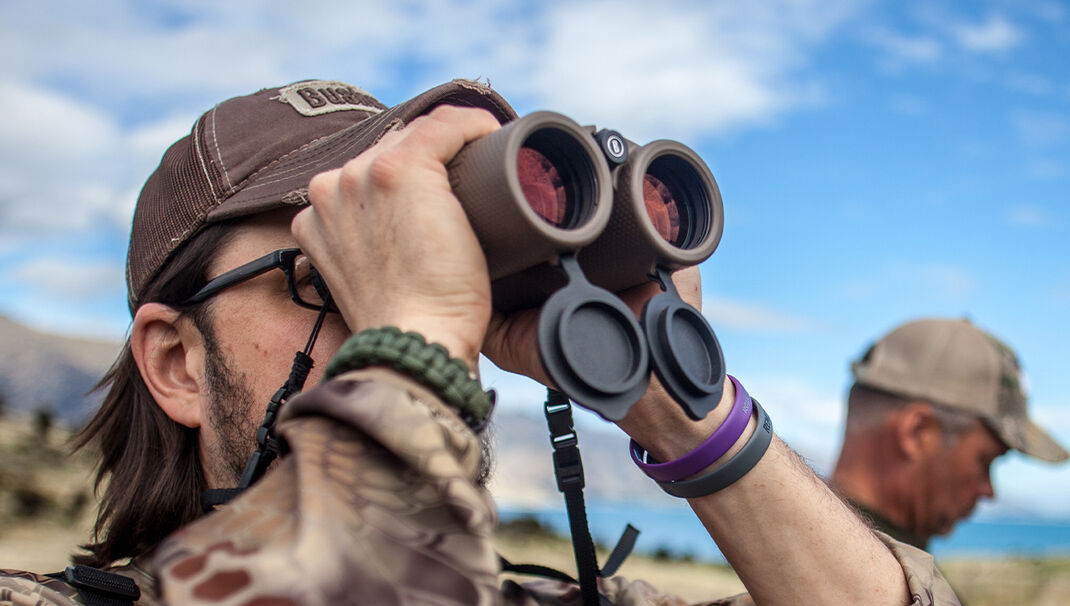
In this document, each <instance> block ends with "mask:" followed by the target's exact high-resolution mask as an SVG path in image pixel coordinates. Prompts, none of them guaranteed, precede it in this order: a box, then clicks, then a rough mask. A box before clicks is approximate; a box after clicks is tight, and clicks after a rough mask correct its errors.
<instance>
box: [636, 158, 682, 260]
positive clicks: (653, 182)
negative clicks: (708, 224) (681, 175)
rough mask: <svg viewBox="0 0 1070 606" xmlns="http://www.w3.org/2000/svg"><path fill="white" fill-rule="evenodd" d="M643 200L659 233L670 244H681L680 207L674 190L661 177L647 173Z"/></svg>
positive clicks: (644, 181)
mask: <svg viewBox="0 0 1070 606" xmlns="http://www.w3.org/2000/svg"><path fill="white" fill-rule="evenodd" d="M643 201H644V202H645V203H646V215H647V217H649V218H650V222H651V223H653V224H654V228H655V229H657V230H658V234H659V235H661V237H662V238H664V239H665V240H666V241H667V242H669V243H670V244H673V245H679V242H678V240H679V238H680V208H679V206H677V203H676V197H675V196H674V195H673V193H672V190H671V189H669V187H668V186H666V185H665V184H664V183H662V181H661V179H658V178H657V177H655V176H654V175H652V174H650V173H647V174H646V175H644V176H643Z"/></svg>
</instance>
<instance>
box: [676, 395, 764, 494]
mask: <svg viewBox="0 0 1070 606" xmlns="http://www.w3.org/2000/svg"><path fill="white" fill-rule="evenodd" d="M752 401H753V402H754V408H755V410H757V411H758V426H757V427H755V428H754V433H753V434H751V437H750V439H748V440H747V443H746V444H744V445H743V450H740V451H739V452H737V453H736V454H735V455H733V456H732V458H731V459H728V462H727V463H725V464H724V465H721V466H720V467H717V468H716V469H714V470H713V471H711V472H710V473H708V474H706V475H703V476H699V477H697V478H694V479H692V480H683V481H680V482H658V486H661V489H662V490H664V491H665V492H667V493H669V494H671V495H672V496H674V497H680V498H683V499H693V498H696V497H704V496H706V495H710V494H713V493H715V492H717V491H718V490H722V489H724V488H727V487H728V486H731V485H732V483H734V482H735V481H736V480H738V479H740V478H742V477H743V476H745V475H747V472H748V471H750V470H751V469H754V466H755V465H757V464H758V461H760V460H762V456H764V455H765V452H766V450H768V449H769V443H770V442H771V441H772V440H773V422H772V421H771V420H770V419H769V415H768V414H766V412H765V409H763V408H762V405H761V404H759V403H758V401H757V400H753V399H752Z"/></svg>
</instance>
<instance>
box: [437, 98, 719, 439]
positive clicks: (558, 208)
mask: <svg viewBox="0 0 1070 606" xmlns="http://www.w3.org/2000/svg"><path fill="white" fill-rule="evenodd" d="M447 169H448V174H449V179H450V184H451V187H452V188H453V191H454V193H455V194H456V196H457V198H458V199H459V200H460V202H461V205H462V206H463V207H464V210H465V212H466V214H467V216H468V220H469V223H470V224H471V225H472V228H473V230H474V231H475V234H476V236H477V238H478V239H479V242H480V245H481V246H482V248H483V252H484V255H485V257H486V260H487V265H488V269H489V272H490V279H491V294H492V298H493V304H494V307H495V308H496V309H499V310H501V311H507V312H508V311H514V310H517V309H523V308H530V307H538V306H541V307H542V309H541V311H540V318H539V329H538V347H539V354H540V358H541V360H542V362H543V365H544V367H545V368H546V370H547V373H548V374H549V375H550V378H551V379H552V380H553V381H554V383H555V384H556V385H557V386H558V389H560V390H561V391H562V392H564V393H565V394H566V395H567V396H568V397H569V398H570V399H572V400H574V401H575V402H577V403H578V404H581V405H583V406H585V407H587V408H590V409H592V410H594V411H596V412H598V413H599V414H600V415H602V416H603V417H605V418H607V419H610V420H619V419H620V418H623V416H624V414H625V413H626V412H627V409H628V408H629V407H630V406H631V405H632V404H634V403H635V401H637V400H638V399H639V397H640V396H641V395H642V394H643V392H645V390H646V386H647V383H648V381H649V375H650V370H651V366H653V369H654V370H655V371H656V372H657V374H658V377H659V378H660V379H661V380H662V383H663V384H665V386H666V388H667V389H668V390H669V391H670V393H671V394H672V395H673V396H674V397H675V398H676V400H677V401H678V402H680V403H681V405H682V406H683V407H684V409H685V410H687V411H688V414H690V415H691V416H692V417H693V418H702V417H703V416H705V414H706V413H707V412H708V411H709V410H710V409H712V408H713V407H714V406H716V405H717V402H718V401H719V399H720V395H721V389H722V387H723V382H724V363H723V356H722V354H721V351H720V345H719V344H718V343H717V339H716V337H715V336H714V334H713V331H712V329H711V328H710V327H709V325H708V323H706V321H705V319H704V318H703V317H702V315H701V314H700V313H699V312H698V311H697V310H695V309H694V308H692V307H691V306H690V305H687V304H686V303H684V302H683V301H682V300H681V299H680V298H679V296H678V295H677V293H676V291H675V288H674V286H673V284H672V281H671V278H670V274H671V272H672V271H675V270H677V269H680V268H682V267H687V266H691V265H697V264H698V263H701V262H702V261H704V260H705V259H707V258H708V257H709V256H710V255H711V254H713V252H714V250H715V249H716V248H717V244H718V243H719V242H720V238H721V233H722V231H723V227H724V209H723V206H722V201H721V194H720V191H719V190H718V188H717V182H716V181H715V180H714V178H713V174H712V173H711V172H710V170H709V168H708V167H707V166H706V164H705V163H704V162H703V161H702V159H701V158H700V157H699V156H698V154H696V153H695V152H694V151H692V150H691V149H690V148H688V147H687V146H685V145H683V144H681V143H679V142H676V141H670V140H658V141H654V142H652V143H649V144H647V145H642V146H640V145H637V144H635V143H633V142H631V141H628V140H627V139H625V138H624V137H623V136H621V135H620V134H619V133H617V132H616V131H612V130H599V131H596V130H595V129H594V128H593V127H581V126H580V125H578V124H577V123H575V122H574V121H572V120H571V119H569V118H567V117H565V116H563V115H561V114H557V113H553V112H545V111H543V112H535V113H532V114H529V115H526V116H524V117H522V118H519V119H517V120H515V121H513V122H510V123H508V124H505V125H503V126H502V128H501V129H499V130H498V131H495V132H494V133H491V134H489V135H487V136H485V137H483V138H481V139H478V140H476V141H474V142H472V143H469V144H468V145H466V146H465V147H464V148H463V149H462V150H461V151H460V152H459V153H458V154H457V156H456V157H455V158H454V159H453V160H452V161H451V162H450V163H449V164H448V165H447ZM650 280H655V281H657V282H660V283H661V286H662V289H663V290H664V291H665V292H664V293H662V294H660V295H657V296H655V297H653V298H652V299H651V300H650V302H649V303H648V304H647V306H646V309H644V311H643V313H642V318H641V320H640V322H637V321H636V319H635V316H634V314H633V313H632V312H631V310H630V309H628V308H627V306H626V305H624V303H623V302H622V301H620V299H619V298H617V297H616V296H615V295H614V294H613V293H615V292H619V291H621V290H624V289H626V288H629V287H632V286H636V285H638V284H642V283H644V282H647V281H650Z"/></svg>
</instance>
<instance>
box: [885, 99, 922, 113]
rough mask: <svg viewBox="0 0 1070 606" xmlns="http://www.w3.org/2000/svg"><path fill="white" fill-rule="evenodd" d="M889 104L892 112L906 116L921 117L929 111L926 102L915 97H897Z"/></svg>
mask: <svg viewBox="0 0 1070 606" xmlns="http://www.w3.org/2000/svg"><path fill="white" fill-rule="evenodd" d="M889 104H890V105H891V107H892V111H894V112H896V113H898V114H903V115H906V116H921V115H923V114H925V113H926V112H928V111H929V108H928V106H927V105H926V104H925V101H924V100H922V99H921V98H920V97H917V96H914V95H896V96H894V97H892V98H891V100H890V101H889Z"/></svg>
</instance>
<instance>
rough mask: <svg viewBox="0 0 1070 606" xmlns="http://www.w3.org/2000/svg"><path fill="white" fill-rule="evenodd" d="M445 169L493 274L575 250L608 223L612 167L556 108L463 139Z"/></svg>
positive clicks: (513, 271) (501, 274)
mask: <svg viewBox="0 0 1070 606" xmlns="http://www.w3.org/2000/svg"><path fill="white" fill-rule="evenodd" d="M447 169H448V172H449V179H450V185H451V186H452V188H453V192H454V194H456V196H457V198H458V199H459V200H460V201H461V205H462V206H463V207H464V210H465V213H466V214H467V215H468V221H469V223H471V225H472V229H473V230H474V231H475V234H476V237H477V238H478V239H479V242H480V245H481V246H482V247H483V253H484V255H485V256H486V259H487V266H488V269H489V271H490V278H491V280H498V279H499V278H503V277H506V276H510V275H513V274H516V273H517V272H520V271H522V270H525V269H528V268H530V267H532V266H535V265H538V264H541V263H544V262H546V261H549V260H551V259H553V258H555V257H556V255H557V254H558V253H561V252H565V251H576V250H579V249H581V248H583V247H585V246H587V245H588V244H590V243H591V242H593V241H594V239H595V238H597V237H598V235H599V234H600V233H602V231H603V229H604V228H605V226H606V224H607V223H608V221H609V217H610V211H611V207H612V199H613V192H612V188H611V187H610V183H611V182H610V180H609V166H608V164H607V163H606V160H605V158H604V157H603V156H602V153H601V151H600V150H599V149H598V146H597V144H596V143H595V142H594V140H593V139H592V138H591V135H590V134H589V133H588V132H587V131H586V130H584V129H583V128H581V127H580V126H579V125H578V124H576V123H575V122H573V121H572V120H570V119H569V118H567V117H565V116H562V115H561V114H557V113H553V112H535V113H532V114H529V115H527V116H524V117H523V118H520V119H518V120H515V121H513V122H510V123H508V124H506V125H504V126H503V127H502V128H501V129H499V130H497V131H495V132H493V133H491V134H489V135H487V136H485V137H482V138H481V139H478V140H476V141H473V142H472V143H469V144H468V145H466V146H465V147H464V148H463V149H462V150H461V151H460V152H459V153H458V154H457V156H456V157H454V159H453V160H452V161H450V163H449V164H448V165H447Z"/></svg>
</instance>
